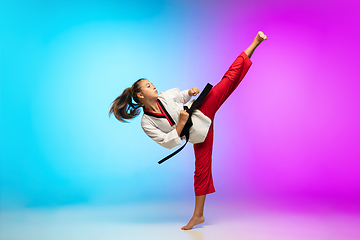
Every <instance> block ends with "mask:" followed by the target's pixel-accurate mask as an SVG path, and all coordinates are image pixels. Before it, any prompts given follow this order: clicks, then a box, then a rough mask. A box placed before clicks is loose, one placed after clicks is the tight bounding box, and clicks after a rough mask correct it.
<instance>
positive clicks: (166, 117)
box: [141, 88, 211, 149]
mask: <svg viewBox="0 0 360 240" xmlns="http://www.w3.org/2000/svg"><path fill="white" fill-rule="evenodd" d="M190 98H191V96H190V95H189V93H188V90H184V91H181V92H180V90H179V89H178V88H173V89H170V90H167V91H165V92H162V93H160V94H159V96H158V101H160V108H162V107H161V104H162V105H163V107H164V108H165V109H163V110H162V112H163V114H157V113H152V112H149V111H146V110H144V114H143V116H142V119H141V127H142V129H143V130H144V132H145V133H146V134H147V135H148V136H149V137H150V138H151V139H153V140H154V141H155V142H157V143H158V144H160V145H161V146H163V147H166V148H169V149H170V148H173V147H175V146H177V145H181V139H185V136H183V138H180V137H179V135H178V133H177V131H176V126H177V124H178V123H179V119H180V110H183V109H184V105H185V106H188V107H189V108H190V107H191V105H192V104H193V102H194V101H195V100H193V101H190V102H189V100H190ZM191 120H192V122H193V126H192V127H191V128H190V132H189V133H190V136H189V142H191V143H200V142H203V141H205V138H206V136H207V133H208V131H209V128H210V125H211V119H210V118H209V117H207V116H205V115H204V114H203V113H202V112H201V111H200V110H198V109H196V110H195V111H194V112H193V114H192V116H191Z"/></svg>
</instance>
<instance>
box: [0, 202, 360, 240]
mask: <svg viewBox="0 0 360 240" xmlns="http://www.w3.org/2000/svg"><path fill="white" fill-rule="evenodd" d="M279 206H281V205H278V206H265V205H261V204H260V205H259V204H258V205H257V204H249V203H226V204H225V203H224V202H218V203H214V202H211V201H209V202H208V203H207V204H206V207H205V208H206V209H205V213H206V214H205V218H206V221H205V223H203V224H201V225H199V226H197V227H195V228H194V229H193V230H189V231H182V230H181V229H180V228H181V227H182V226H183V225H184V224H186V223H187V221H188V220H189V218H190V215H191V211H192V208H193V205H192V203H191V202H188V203H162V204H160V203H144V204H133V205H121V206H86V205H77V206H75V205H74V206H63V207H57V208H31V209H23V210H12V211H1V215H0V216H1V217H0V239H1V240H25V239H26V240H60V239H61V240H63V239H69V240H96V239H99V240H100V239H101V240H119V239H124V240H128V239H129V240H138V239H139V240H140V239H141V240H146V239H150V240H151V239H156V240H162V239H164V240H177V239H179V240H180V239H182V240H186V239H189V240H212V239H214V240H219V239H246V240H267V239H268V240H275V239H276V240H283V239H284V240H285V239H286V240H337V239H339V240H340V239H341V240H359V239H360V214H358V213H357V214H356V213H353V212H351V211H335V210H331V209H328V208H322V207H321V206H320V207H319V206H311V207H307V206H301V207H294V206H292V207H290V208H287V207H279Z"/></svg>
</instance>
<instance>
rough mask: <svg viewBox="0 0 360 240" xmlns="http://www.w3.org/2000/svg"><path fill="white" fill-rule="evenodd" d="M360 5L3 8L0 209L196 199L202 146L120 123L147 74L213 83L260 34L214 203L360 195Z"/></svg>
mask: <svg viewBox="0 0 360 240" xmlns="http://www.w3.org/2000/svg"><path fill="white" fill-rule="evenodd" d="M359 8H360V4H359V1H355V0H353V1H335V2H331V3H330V2H329V1H323V0H321V1H310V0H305V1H296V2H292V1H290V2H289V1H281V0H274V1H260V0H255V1H229V0H225V1H224V0H222V1H187V0H185V1H184V0H182V1H178V0H173V1H161V0H153V1H141V0H137V1H126V2H125V1H111V0H105V1H99V0H93V1H40V0H35V1H18V0H15V1H3V0H2V1H1V7H0V18H1V33H0V34H1V59H0V77H1V85H0V87H1V134H0V139H1V165H0V167H1V170H0V171H1V179H0V180H1V181H0V187H1V188H0V191H1V192H0V193H1V194H0V201H1V202H0V206H1V208H2V209H14V208H15V209H16V208H22V207H43V206H44V207H54V206H60V205H68V204H93V205H109V204H120V205H121V204H127V203H130V202H131V203H134V202H156V201H172V200H176V201H178V200H182V199H184V200H185V199H192V198H193V194H194V193H193V171H194V156H193V149H192V146H191V144H190V145H189V146H187V147H186V149H185V150H183V151H182V152H181V153H180V154H178V155H177V156H176V157H174V158H173V159H171V160H170V161H168V162H166V163H164V164H162V165H158V164H157V161H158V160H160V159H161V158H162V157H164V156H166V155H167V154H169V153H171V152H172V150H167V149H165V148H162V147H161V146H160V145H158V144H157V143H155V142H153V141H152V140H151V139H150V138H148V137H147V136H146V135H145V133H144V132H143V131H142V129H141V127H140V118H141V117H138V118H136V119H135V120H133V121H132V122H131V123H130V124H123V123H120V122H119V121H117V120H116V119H115V118H114V117H111V118H109V117H108V115H107V114H108V110H109V106H110V104H111V102H112V101H113V100H114V99H115V98H116V97H117V96H118V95H120V94H121V92H122V91H123V90H124V89H125V88H127V87H129V86H131V84H132V83H133V82H134V81H135V80H137V79H138V78H141V77H146V78H148V79H149V80H150V81H152V82H153V83H154V84H155V85H156V86H157V89H158V90H159V92H161V91H165V90H167V89H170V88H174V87H178V88H180V89H181V90H183V89H189V88H191V87H193V86H195V87H198V88H199V89H202V88H203V87H204V86H205V84H206V83H207V82H210V83H212V84H216V83H217V82H218V81H219V80H220V79H221V77H222V75H223V74H224V73H225V71H226V70H227V69H228V67H229V66H230V64H231V63H232V62H233V60H234V59H235V58H236V57H237V56H238V55H239V54H240V53H241V52H242V51H243V50H244V49H246V47H247V46H248V45H249V44H250V43H251V42H252V40H253V38H254V37H255V35H256V33H257V31H259V30H262V31H263V32H264V33H265V34H266V35H267V36H268V40H267V41H266V42H264V43H262V44H261V46H260V47H259V48H257V49H256V51H255V53H254V55H253V57H252V58H251V60H252V61H253V65H252V67H251V68H250V70H249V72H248V74H247V75H246V77H245V79H244V80H243V82H242V83H241V84H240V86H239V88H238V89H237V91H235V92H234V94H233V95H232V96H231V97H230V98H229V99H228V101H227V102H226V104H224V105H223V107H222V108H221V109H220V110H219V112H218V114H217V117H216V118H215V141H214V146H215V147H214V153H213V176H214V182H215V188H216V191H217V192H216V193H215V194H212V195H211V196H209V199H211V198H213V199H218V200H220V201H230V200H235V201H237V200H243V199H263V200H267V199H275V200H284V199H297V200H299V199H300V200H304V201H305V200H306V201H308V200H309V201H313V200H316V201H318V200H320V201H323V202H324V203H325V202H326V203H330V202H331V203H335V204H334V207H341V206H344V204H345V203H346V204H349V203H352V204H353V205H355V206H358V205H357V204H358V203H359V199H360V174H359V170H360V162H359V160H360V140H359V134H360V127H359V122H360V111H359V110H360V109H359V106H360V105H359V104H360V94H359V90H360V81H359V54H360V47H359V45H358V41H359V37H360V33H359V30H358V29H359V28H358V27H359V25H360V20H359V18H358V17H357V15H358V12H359Z"/></svg>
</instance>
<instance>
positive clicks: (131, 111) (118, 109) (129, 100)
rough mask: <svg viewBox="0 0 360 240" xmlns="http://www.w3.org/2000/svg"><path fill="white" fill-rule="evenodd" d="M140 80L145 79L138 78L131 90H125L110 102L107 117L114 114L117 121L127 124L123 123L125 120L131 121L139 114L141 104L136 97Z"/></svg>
mask: <svg viewBox="0 0 360 240" xmlns="http://www.w3.org/2000/svg"><path fill="white" fill-rule="evenodd" d="M142 80H146V78H140V79H139V80H137V81H136V82H134V84H133V85H132V86H131V88H126V89H125V90H124V91H123V93H122V94H121V95H120V96H118V97H117V98H116V99H115V100H114V101H113V102H112V105H111V107H110V111H109V117H110V116H111V114H114V116H115V117H116V119H117V120H119V121H121V122H127V121H125V120H126V119H132V118H134V117H136V116H138V115H139V114H140V109H139V108H140V107H142V106H143V104H142V103H141V102H140V100H139V98H138V97H137V93H139V92H140V91H141V89H140V84H139V83H140V82H141V81H142ZM133 99H134V101H135V103H134V102H133Z"/></svg>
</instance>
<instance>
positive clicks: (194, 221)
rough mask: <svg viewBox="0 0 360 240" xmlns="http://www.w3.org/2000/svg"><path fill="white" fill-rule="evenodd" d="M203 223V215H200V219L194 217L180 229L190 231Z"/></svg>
mask: <svg viewBox="0 0 360 240" xmlns="http://www.w3.org/2000/svg"><path fill="white" fill-rule="evenodd" d="M203 222H205V218H204V216H203V215H201V216H200V217H195V216H193V217H192V218H191V219H190V221H189V222H188V224H186V226H183V227H182V228H181V229H182V230H190V229H192V228H193V227H194V226H195V225H198V224H201V223H203Z"/></svg>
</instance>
